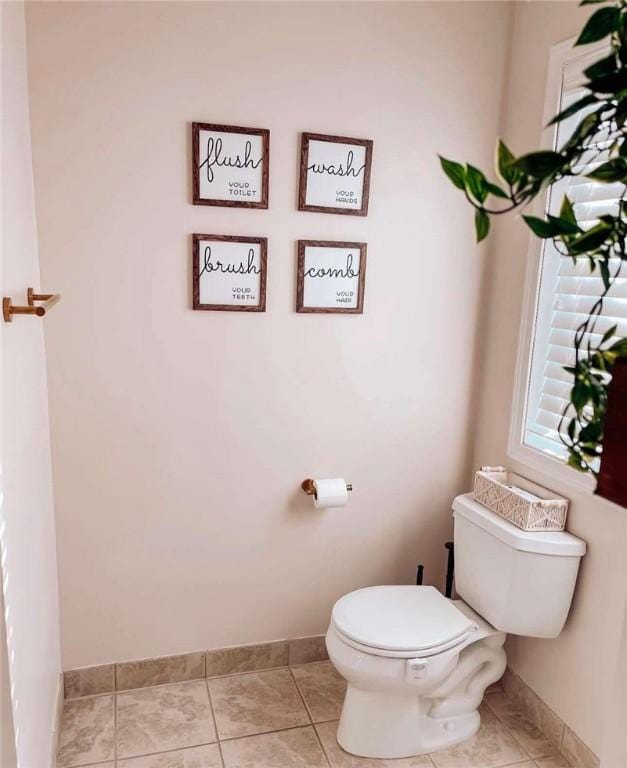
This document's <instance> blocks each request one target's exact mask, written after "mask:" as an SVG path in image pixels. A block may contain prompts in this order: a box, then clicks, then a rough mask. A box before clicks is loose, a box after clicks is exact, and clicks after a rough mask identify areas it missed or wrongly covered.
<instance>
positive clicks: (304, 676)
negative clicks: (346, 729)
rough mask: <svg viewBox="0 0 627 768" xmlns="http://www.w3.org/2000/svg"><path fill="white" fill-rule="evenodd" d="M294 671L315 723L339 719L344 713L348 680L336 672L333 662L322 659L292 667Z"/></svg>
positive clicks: (297, 683)
mask: <svg viewBox="0 0 627 768" xmlns="http://www.w3.org/2000/svg"><path fill="white" fill-rule="evenodd" d="M292 672H293V674H294V678H295V679H296V685H297V686H298V688H299V689H300V692H301V694H302V696H303V699H304V700H305V706H306V707H307V709H308V710H309V714H310V715H311V719H312V720H313V721H314V723H321V722H323V721H324V720H337V719H338V718H339V716H340V714H341V713H342V704H343V703H344V696H345V694H346V680H344V678H343V677H342V676H341V675H339V674H338V673H337V672H336V670H335V667H334V666H333V664H331V662H330V661H320V662H318V663H317V664H306V665H305V666H302V667H292Z"/></svg>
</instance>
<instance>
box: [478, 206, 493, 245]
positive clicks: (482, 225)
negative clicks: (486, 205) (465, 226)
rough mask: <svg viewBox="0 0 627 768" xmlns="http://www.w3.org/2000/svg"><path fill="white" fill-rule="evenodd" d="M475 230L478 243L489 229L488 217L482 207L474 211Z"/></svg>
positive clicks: (486, 234)
mask: <svg viewBox="0 0 627 768" xmlns="http://www.w3.org/2000/svg"><path fill="white" fill-rule="evenodd" d="M475 231H476V233H477V242H478V243H480V242H481V241H482V240H485V238H486V237H487V236H488V232H489V231H490V217H489V216H488V214H487V213H486V212H485V211H484V210H482V209H480V210H477V211H476V212H475Z"/></svg>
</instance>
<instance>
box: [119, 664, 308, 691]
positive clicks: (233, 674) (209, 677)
mask: <svg viewBox="0 0 627 768" xmlns="http://www.w3.org/2000/svg"><path fill="white" fill-rule="evenodd" d="M314 663H317V662H314ZM277 669H289V666H288V665H287V664H282V665H281V666H280V667H260V668H259V669H246V670H244V671H243V672H226V673H225V674H224V675H206V673H205V679H206V680H221V679H222V678H224V677H241V676H242V675H259V674H261V673H262V672H274V671H276V670H277ZM129 690H133V689H129Z"/></svg>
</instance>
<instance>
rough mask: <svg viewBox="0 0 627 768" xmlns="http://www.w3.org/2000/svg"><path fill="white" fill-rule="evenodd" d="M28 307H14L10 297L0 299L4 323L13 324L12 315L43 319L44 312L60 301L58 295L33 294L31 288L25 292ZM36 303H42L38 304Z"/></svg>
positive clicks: (59, 295)
mask: <svg viewBox="0 0 627 768" xmlns="http://www.w3.org/2000/svg"><path fill="white" fill-rule="evenodd" d="M26 296H27V300H28V306H26V307H23V306H14V304H13V302H12V301H11V297H10V296H4V298H3V299H2V315H3V317H4V322H5V323H12V322H13V315H37V317H43V316H44V315H45V314H46V312H47V311H48V310H49V309H50V308H51V307H54V305H55V304H57V302H59V301H61V294H60V293H35V291H34V289H33V288H29V289H28V291H27V292H26ZM37 302H43V303H42V304H38V303H37Z"/></svg>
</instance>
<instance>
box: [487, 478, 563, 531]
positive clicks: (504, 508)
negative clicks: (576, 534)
mask: <svg viewBox="0 0 627 768" xmlns="http://www.w3.org/2000/svg"><path fill="white" fill-rule="evenodd" d="M472 497H473V499H474V500H475V501H478V502H479V504H483V506H484V507H487V508H488V509H489V510H491V511H492V512H496V514H497V515H500V516H501V517H504V518H505V519H506V520H509V522H510V523H513V524H514V525H516V526H518V527H519V528H522V529H523V531H563V530H564V526H565V525H566V514H567V512H568V501H567V500H566V499H563V498H561V497H560V496H556V495H555V494H554V493H551V491H547V490H546V488H542V487H541V486H539V485H536V484H535V483H531V482H530V481H529V480H525V478H523V477H520V476H519V475H515V474H513V473H511V472H508V471H507V470H506V469H505V467H481V469H480V470H478V471H477V472H475V482H474V488H473V493H472Z"/></svg>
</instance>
